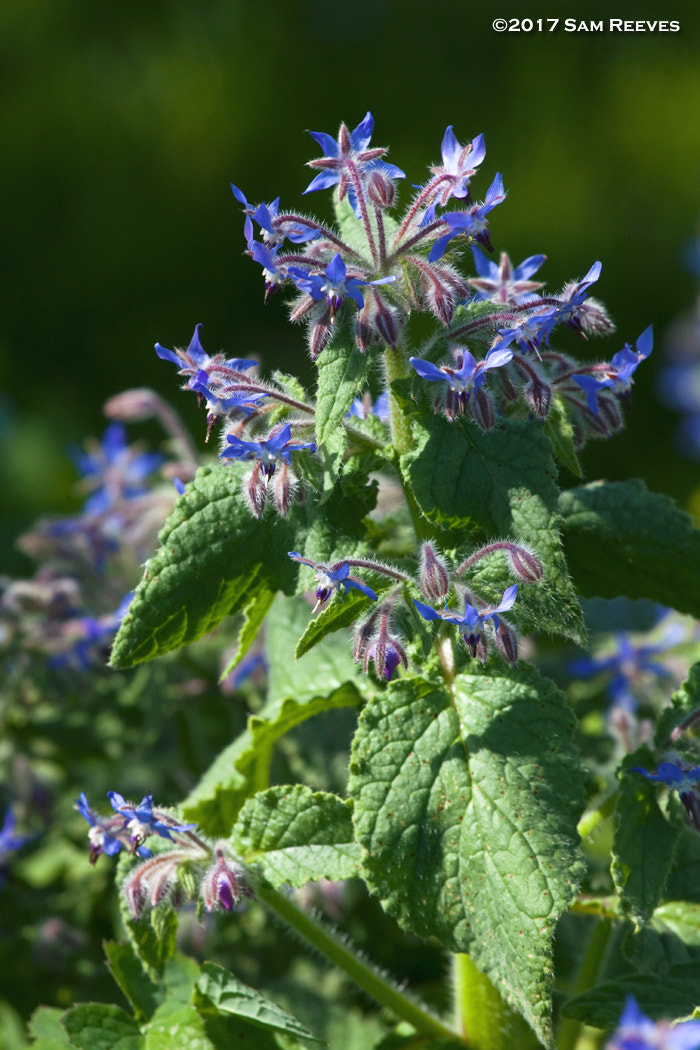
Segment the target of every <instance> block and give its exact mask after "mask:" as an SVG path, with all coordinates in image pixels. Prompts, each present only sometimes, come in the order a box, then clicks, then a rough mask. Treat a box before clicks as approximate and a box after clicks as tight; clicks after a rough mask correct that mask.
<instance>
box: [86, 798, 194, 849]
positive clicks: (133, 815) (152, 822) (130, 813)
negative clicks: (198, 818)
mask: <svg viewBox="0 0 700 1050" xmlns="http://www.w3.org/2000/svg"><path fill="white" fill-rule="evenodd" d="M107 797H108V799H109V800H110V802H111V803H112V808H113V809H114V810H116V812H117V813H119V814H121V816H122V817H124V818H125V823H124V825H123V826H124V827H125V828H126V829H127V831H129V832H131V852H132V853H135V852H136V851H137V850H138V848H139V846H141V845H142V843H143V842H144V841H145V839H147V838H148V837H149V835H160V837H161V838H165V839H170V840H171V841H175V840H174V839H173V837H172V835H171V834H170V832H171V831H190V830H191V829H192V828H194V827H196V824H178V823H177V821H176V820H175V819H174V818H173V817H171V816H169V815H168V814H167V813H164V812H163V811H162V810H156V811H155V812H154V810H153V795H144V797H143V798H142V799H141V801H140V802H139V804H138V806H133V805H132V804H131V803H130V802H127V801H126V799H125V798H123V796H122V795H120V794H118V792H116V791H108V792H107Z"/></svg>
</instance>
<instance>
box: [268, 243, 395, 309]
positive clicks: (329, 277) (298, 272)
mask: <svg viewBox="0 0 700 1050" xmlns="http://www.w3.org/2000/svg"><path fill="white" fill-rule="evenodd" d="M287 273H288V275H289V276H290V277H291V278H292V279H293V281H294V283H295V285H296V286H297V288H298V289H299V290H300V291H302V292H306V294H307V295H310V296H311V298H312V299H314V300H316V301H317V302H320V301H321V300H322V299H325V300H326V305H327V306H328V308H329V309H330V311H331V315H335V314H336V313H337V312H338V310H339V309H340V305H341V303H342V301H343V299H345V298H350V299H353V300H354V302H355V304H356V306H357V308H358V310H361V309H362V307H363V306H364V305H365V301H364V299H363V298H362V293H361V292H360V287H361V285H365V284H372V285H378V284H391V283H392V282H393V281H395V280H396V277H394V276H389V277H379V278H377V280H375V281H365V280H363V279H362V278H361V277H348V275H347V274H348V270H347V266H346V265H345V263H344V262H343V259H342V256H341V254H340V252H336V254H335V255H334V256H333V258H332V259H331V261H330V262H329V263H328V266H327V267H326V269H325V270H324V271H323V273H320V274H319V273H313V272H311V271H309V270H302V269H301V268H300V267H298V266H290V267H289V270H288V271H287Z"/></svg>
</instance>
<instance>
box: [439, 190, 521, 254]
mask: <svg viewBox="0 0 700 1050" xmlns="http://www.w3.org/2000/svg"><path fill="white" fill-rule="evenodd" d="M505 199H506V194H505V190H504V189H503V178H502V176H501V175H500V174H498V173H497V174H496V177H495V178H494V180H493V182H492V183H491V185H490V186H489V188H488V190H487V192H486V196H485V198H484V201H483V203H482V204H475V205H473V207H471V208H469V209H468V210H467V211H448V212H445V214H444V215H441V216H440V220H441V221H442V222H444V223H446V225H447V227H448V232H447V233H445V234H443V236H442V237H439V238H438V239H437V240H436V241H435V243H434V244H433V246H432V248H431V249H430V254H429V255H428V261H429V262H431V263H432V262H437V260H438V259H441V258H442V257H443V255H444V254H445V249H446V248H447V245H448V244H449V243H450V241H451V240H452V239H453V237H457V236H459V235H462V236H464V237H471V238H473V239H474V240H476V241H479V243H480V244H483V246H484V248H486V249H487V251H493V246H492V244H491V239H490V237H489V233H488V220H487V218H486V216H487V215H488V213H489V212H490V211H492V210H493V208H495V207H496V205H497V204H500V203H501V201H504V200H505ZM434 218H435V214H434V206H433V205H431V207H430V208H428V209H427V211H426V214H425V216H424V219H423V225H425V224H427V223H430V222H432V221H434Z"/></svg>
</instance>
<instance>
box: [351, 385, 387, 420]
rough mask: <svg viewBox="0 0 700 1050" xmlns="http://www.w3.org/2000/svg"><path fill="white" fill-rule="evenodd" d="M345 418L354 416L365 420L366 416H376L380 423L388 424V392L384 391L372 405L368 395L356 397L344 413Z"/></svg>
mask: <svg viewBox="0 0 700 1050" xmlns="http://www.w3.org/2000/svg"><path fill="white" fill-rule="evenodd" d="M345 414H346V415H347V416H355V417H356V419H367V417H368V416H376V417H377V419H378V420H379V421H380V422H381V423H388V422H389V392H388V391H387V390H385V391H384V392H383V393H382V394H380V395H379V397H378V398H377V400H376V401H375V402H374V403H372V398H371V397H370V395H369V394H365V395H364V396H363V397H356V398H355V400H354V401H353V403H352V404H351V405H350V408H349V409H348V411H347V412H346V413H345Z"/></svg>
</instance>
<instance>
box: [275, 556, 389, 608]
mask: <svg viewBox="0 0 700 1050" xmlns="http://www.w3.org/2000/svg"><path fill="white" fill-rule="evenodd" d="M289 557H290V558H292V559H293V560H294V561H298V562H300V563H301V564H302V565H308V566H309V567H310V568H312V569H315V571H316V583H317V584H318V586H317V587H316V599H317V601H316V605H315V606H314V609H313V611H314V612H316V610H317V609H319V608H320V607H321V606H322V605H324V604H325V603H326V602H327V601H328V599H329V598H330V597H331V595H332V594H333V591H337V590H339V589H340V588H341V587H342V588H343V589H344V590H345V591H349V590H350V589H351V588H354V589H355V590H356V591H361V592H362V594H366V595H367V597H368V598H371V599H372V601H373V602H376V601H377V595H376V594H375V593H374V591H373V590H372V588H371V587H368V586H367V584H366V583H363V582H362V580H359V579H358V578H357V576H351V575H350V566H349V565H348V563H347V562H346V561H341V562H338V563H337V564H336V565H335V566H330V567H328V566H325V565H319V564H318V562H315V561H309V559H308V558H304V557H302V555H301V554H297V552H296V551H289Z"/></svg>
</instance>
